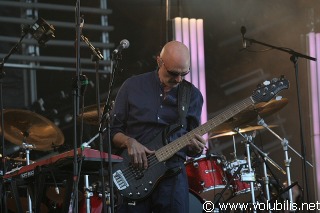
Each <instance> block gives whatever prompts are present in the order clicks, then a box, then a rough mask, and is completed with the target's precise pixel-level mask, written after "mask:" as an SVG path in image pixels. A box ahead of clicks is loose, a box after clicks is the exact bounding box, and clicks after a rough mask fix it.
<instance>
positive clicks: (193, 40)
mask: <svg viewBox="0 0 320 213" xmlns="http://www.w3.org/2000/svg"><path fill="white" fill-rule="evenodd" d="M189 23H190V48H189V49H190V54H191V73H190V74H191V82H192V83H193V84H194V85H195V86H196V87H197V88H199V77H198V76H199V70H198V47H197V46H198V44H197V23H196V20H195V19H190V20H189ZM199 89H200V88H199Z"/></svg>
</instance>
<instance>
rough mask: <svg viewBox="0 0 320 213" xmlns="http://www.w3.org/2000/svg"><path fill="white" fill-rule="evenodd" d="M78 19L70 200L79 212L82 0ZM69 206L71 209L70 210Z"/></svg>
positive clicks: (73, 208) (78, 0) (71, 204)
mask: <svg viewBox="0 0 320 213" xmlns="http://www.w3.org/2000/svg"><path fill="white" fill-rule="evenodd" d="M75 19H76V51H75V52H76V76H75V79H73V155H74V156H73V191H72V196H71V200H70V202H71V203H70V206H69V207H70V208H71V210H72V212H74V213H78V201H79V196H78V180H79V168H78V145H77V142H78V140H77V136H78V134H77V119H76V118H77V116H78V114H79V95H80V87H81V82H80V74H81V70H80V34H81V28H80V23H81V16H80V0H77V2H76V8H75ZM70 208H69V210H70Z"/></svg>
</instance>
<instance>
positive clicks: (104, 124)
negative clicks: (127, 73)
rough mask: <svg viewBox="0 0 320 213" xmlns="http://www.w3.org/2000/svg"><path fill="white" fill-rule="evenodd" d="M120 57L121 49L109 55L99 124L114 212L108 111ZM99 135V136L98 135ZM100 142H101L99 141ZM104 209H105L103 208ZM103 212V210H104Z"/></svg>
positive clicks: (112, 212)
mask: <svg viewBox="0 0 320 213" xmlns="http://www.w3.org/2000/svg"><path fill="white" fill-rule="evenodd" d="M121 59H122V55H121V51H120V52H117V53H113V54H112V57H111V75H110V81H109V88H108V94H107V100H106V103H105V106H104V109H103V113H102V116H101V120H100V125H99V133H100V135H102V134H103V133H104V132H105V131H107V141H108V174H109V186H110V204H111V206H110V208H111V209H110V210H111V213H114V193H113V174H112V162H111V160H112V159H111V148H112V147H111V132H110V111H111V109H112V106H111V105H112V102H111V101H110V96H111V91H112V87H113V81H114V75H115V73H116V71H117V70H118V65H119V62H120V60H121ZM100 137H101V136H100ZM101 144H102V143H101ZM105 210H106V209H105ZM104 212H105V211H104Z"/></svg>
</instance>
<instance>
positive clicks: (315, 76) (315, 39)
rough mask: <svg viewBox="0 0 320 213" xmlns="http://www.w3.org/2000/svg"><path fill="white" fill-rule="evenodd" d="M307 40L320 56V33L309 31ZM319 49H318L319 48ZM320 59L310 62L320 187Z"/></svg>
mask: <svg viewBox="0 0 320 213" xmlns="http://www.w3.org/2000/svg"><path fill="white" fill-rule="evenodd" d="M307 39H308V40H307V42H308V44H309V45H308V46H309V55H310V56H311V57H317V56H320V52H319V48H320V34H317V35H316V34H315V33H313V32H312V33H309V34H308V36H307ZM317 49H318V50H317ZM319 63H320V62H319V59H318V60H317V62H315V61H312V60H310V63H309V72H310V74H309V76H310V79H309V80H310V83H311V88H310V90H311V94H310V96H311V108H312V109H311V111H312V116H311V118H312V133H311V136H312V138H313V147H314V153H313V156H314V162H313V165H314V166H315V168H314V170H315V171H314V175H315V181H316V182H317V183H316V185H317V187H315V188H316V189H318V188H319V187H320V175H319V174H320V155H319V153H320V135H319V134H320V126H319V124H320V119H319V105H320V102H319V94H320V93H319V92H320V91H319V78H320V75H319V71H320V66H319ZM319 193H320V191H319V189H318V190H317V198H318V199H319V198H320V194H319Z"/></svg>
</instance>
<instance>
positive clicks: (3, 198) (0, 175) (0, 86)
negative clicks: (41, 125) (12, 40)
mask: <svg viewBox="0 0 320 213" xmlns="http://www.w3.org/2000/svg"><path fill="white" fill-rule="evenodd" d="M26 35H27V32H26V31H25V30H23V34H22V36H21V37H20V40H19V41H18V42H17V43H16V44H15V45H14V46H13V47H12V48H11V50H10V51H9V53H8V54H7V55H6V56H5V57H4V58H3V59H2V62H1V63H0V116H1V128H0V129H1V132H2V134H1V155H2V161H1V166H2V171H0V179H1V180H0V181H1V182H0V192H1V194H0V195H1V210H2V211H1V212H4V213H6V212H7V208H6V205H7V200H6V198H7V196H6V192H5V189H4V180H3V176H4V175H5V174H6V172H7V171H6V170H7V169H6V157H5V147H4V145H5V144H4V134H3V133H4V118H3V111H4V109H3V78H4V77H5V75H6V73H5V72H4V71H3V67H4V64H5V63H6V62H7V60H8V59H9V57H10V56H11V55H12V54H13V53H15V52H17V50H18V48H19V46H20V45H21V42H22V40H23V39H24V37H25V36H26Z"/></svg>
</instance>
